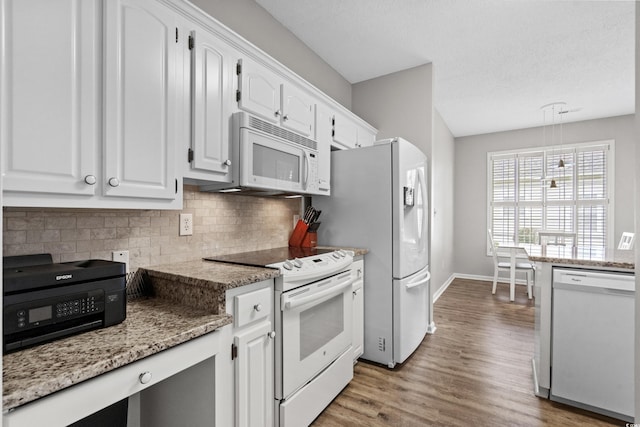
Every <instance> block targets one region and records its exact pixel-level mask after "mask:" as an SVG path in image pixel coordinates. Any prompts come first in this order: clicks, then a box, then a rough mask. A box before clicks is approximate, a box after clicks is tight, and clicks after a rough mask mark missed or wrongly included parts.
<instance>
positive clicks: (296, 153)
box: [240, 128, 309, 192]
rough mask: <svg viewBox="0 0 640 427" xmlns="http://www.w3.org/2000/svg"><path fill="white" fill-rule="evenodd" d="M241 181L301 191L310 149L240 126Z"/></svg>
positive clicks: (274, 188)
mask: <svg viewBox="0 0 640 427" xmlns="http://www.w3.org/2000/svg"><path fill="white" fill-rule="evenodd" d="M240 165H241V168H240V185H241V186H244V187H251V188H260V189H265V190H280V191H287V192H304V191H306V190H307V185H308V181H309V153H307V152H306V151H305V150H304V149H303V148H299V147H296V146H295V145H293V144H288V143H287V142H285V141H283V140H281V139H279V138H277V137H272V136H267V135H263V134H261V133H257V132H253V131H251V130H249V129H247V128H241V129H240Z"/></svg>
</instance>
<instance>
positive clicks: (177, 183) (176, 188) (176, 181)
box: [176, 178, 178, 194]
mask: <svg viewBox="0 0 640 427" xmlns="http://www.w3.org/2000/svg"><path fill="white" fill-rule="evenodd" d="M176 194H178V178H176Z"/></svg>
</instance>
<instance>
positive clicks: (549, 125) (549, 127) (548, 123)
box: [540, 101, 567, 188]
mask: <svg viewBox="0 0 640 427" xmlns="http://www.w3.org/2000/svg"><path fill="white" fill-rule="evenodd" d="M566 105H567V103H566V102H561V101H558V102H552V103H549V104H545V105H543V106H542V107H540V109H541V110H542V122H543V126H542V138H543V142H544V147H545V149H546V147H547V137H548V134H550V135H549V142H550V143H551V147H552V150H553V154H554V155H555V140H556V132H558V134H559V136H560V160H558V168H564V160H563V159H562V143H563V141H562V139H563V134H562V131H563V129H562V115H563V114H564V113H566V112H567V110H566V108H565V106H566ZM547 116H549V117H547ZM556 116H558V117H559V119H558V122H559V124H558V123H556ZM556 128H559V129H556ZM545 151H546V150H545ZM554 169H555V168H554ZM551 173H552V177H551V183H550V185H549V188H558V184H557V182H556V179H555V170H552V172H551Z"/></svg>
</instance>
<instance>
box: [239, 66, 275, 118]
mask: <svg viewBox="0 0 640 427" xmlns="http://www.w3.org/2000/svg"><path fill="white" fill-rule="evenodd" d="M238 69H239V71H240V73H239V74H238V79H239V81H238V87H239V88H240V92H239V94H238V95H237V99H238V108H240V109H242V110H244V111H248V112H250V113H253V114H256V115H258V116H260V117H262V118H263V119H265V120H268V121H270V122H272V123H279V122H280V116H281V115H282V114H281V113H282V111H281V110H280V85H281V84H282V79H281V78H280V77H279V76H277V75H276V74H275V73H273V72H271V71H269V70H267V69H266V68H264V67H262V66H261V65H259V64H257V63H256V62H253V61H251V60H249V59H247V58H243V59H241V60H239V61H238Z"/></svg>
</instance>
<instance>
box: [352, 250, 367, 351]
mask: <svg viewBox="0 0 640 427" xmlns="http://www.w3.org/2000/svg"><path fill="white" fill-rule="evenodd" d="M359 258H362V257H359ZM351 272H352V275H353V285H352V288H351V289H352V291H353V335H352V340H353V343H352V345H353V361H354V363H355V362H356V361H357V360H358V358H359V357H360V356H362V353H363V352H364V260H363V259H357V260H356V261H354V262H353V266H352V267H351Z"/></svg>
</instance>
